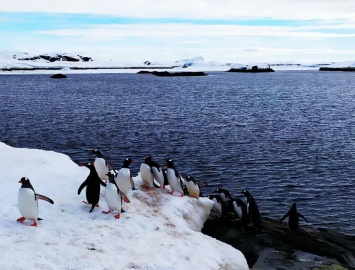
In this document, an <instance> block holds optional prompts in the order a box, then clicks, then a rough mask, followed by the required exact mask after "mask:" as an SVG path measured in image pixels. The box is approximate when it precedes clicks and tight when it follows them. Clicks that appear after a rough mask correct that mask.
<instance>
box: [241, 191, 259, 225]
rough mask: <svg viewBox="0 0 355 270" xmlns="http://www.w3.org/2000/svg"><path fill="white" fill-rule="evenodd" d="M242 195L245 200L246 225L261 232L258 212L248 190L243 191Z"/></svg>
mask: <svg viewBox="0 0 355 270" xmlns="http://www.w3.org/2000/svg"><path fill="white" fill-rule="evenodd" d="M242 193H243V194H244V195H245V197H246V199H247V225H248V226H252V227H253V228H254V229H256V230H261V217H260V212H259V208H258V205H257V204H256V201H255V199H254V197H253V196H252V195H251V194H250V192H249V191H248V190H243V191H242Z"/></svg>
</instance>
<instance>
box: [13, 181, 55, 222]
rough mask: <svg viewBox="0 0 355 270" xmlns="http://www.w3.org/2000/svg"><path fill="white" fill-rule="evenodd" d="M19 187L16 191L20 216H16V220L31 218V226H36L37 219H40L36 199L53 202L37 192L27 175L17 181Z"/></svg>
mask: <svg viewBox="0 0 355 270" xmlns="http://www.w3.org/2000/svg"><path fill="white" fill-rule="evenodd" d="M19 183H21V184H22V185H21V187H20V189H19V192H18V208H19V211H20V214H21V215H22V217H20V218H18V219H17V221H18V222H23V221H25V220H26V219H29V220H32V221H33V224H32V225H31V226H34V227H37V221H38V220H41V219H40V218H39V217H38V200H44V201H47V202H49V203H51V204H54V202H53V200H51V199H50V198H48V197H46V196H43V195H40V194H37V193H36V192H35V190H34V188H33V186H32V185H31V182H30V180H29V179H28V178H27V177H22V178H21V180H20V181H19Z"/></svg>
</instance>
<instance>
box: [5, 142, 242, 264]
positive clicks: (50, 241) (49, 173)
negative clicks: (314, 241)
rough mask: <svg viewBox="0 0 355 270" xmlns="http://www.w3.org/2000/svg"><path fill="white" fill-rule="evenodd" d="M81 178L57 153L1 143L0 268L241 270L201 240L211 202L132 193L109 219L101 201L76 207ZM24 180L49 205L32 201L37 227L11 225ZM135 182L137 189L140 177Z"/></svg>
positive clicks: (221, 247)
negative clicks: (117, 215) (121, 209)
mask: <svg viewBox="0 0 355 270" xmlns="http://www.w3.org/2000/svg"><path fill="white" fill-rule="evenodd" d="M88 172H89V171H88V169H87V168H85V167H79V166H78V165H77V164H75V163H74V162H73V161H72V160H71V159H70V157H69V156H66V155H64V154H60V153H56V152H52V151H43V150H37V149H25V148H13V147H10V146H8V145H6V144H4V143H2V142H0V184H1V189H0V204H1V209H0V213H1V216H2V219H1V221H0V227H1V230H0V231H1V233H0V234H1V239H2V241H1V244H0V260H1V269H60V270H62V269H146V270H148V269H151V270H163V269H164V270H175V269H176V270H180V269H211V270H215V269H233V270H234V269H236V270H237V269H248V265H247V262H246V260H245V258H244V256H243V254H242V253H241V252H239V251H238V250H236V249H234V248H232V247H231V246H229V245H227V244H225V243H222V242H220V241H218V240H216V239H214V238H211V237H209V236H207V235H204V234H202V233H201V228H202V227H203V224H204V222H205V220H206V219H207V217H208V216H209V213H210V209H211V207H212V204H213V202H212V201H211V200H209V199H207V198H199V199H198V200H197V199H195V198H190V197H183V198H181V197H175V196H172V195H169V194H167V193H166V192H167V191H166V190H165V191H164V190H160V189H159V190H155V189H153V190H151V191H148V192H147V191H143V190H135V191H131V192H130V193H128V197H129V199H130V201H131V203H126V204H124V209H125V211H126V212H125V213H122V214H121V217H120V219H115V218H114V214H108V215H105V214H103V213H102V211H103V210H107V205H106V202H105V199H104V198H103V196H101V199H100V203H99V204H100V207H99V208H95V210H94V211H93V212H92V213H89V209H90V206H87V205H85V204H83V203H82V202H81V201H82V200H85V192H82V193H81V195H78V194H77V190H78V188H79V186H80V184H81V183H82V182H83V181H84V180H85V179H86V177H87V175H88ZM24 176H25V177H28V178H29V179H30V181H31V183H32V185H33V187H34V189H35V191H36V193H39V194H42V195H45V196H48V197H50V198H51V199H53V200H54V205H52V204H49V203H47V202H45V201H39V216H40V217H41V218H43V220H42V221H39V222H38V227H31V226H30V225H31V224H32V222H31V221H27V220H26V221H24V222H23V223H19V222H16V220H17V218H19V217H20V213H19V210H18V206H17V205H18V203H17V196H18V191H19V188H20V185H21V184H19V183H18V181H19V180H20V179H21V177H24ZM134 181H135V183H136V186H137V187H138V186H139V185H140V184H141V178H140V176H137V177H134ZM103 189H104V188H102V190H101V193H102V194H103Z"/></svg>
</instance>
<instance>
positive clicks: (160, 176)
mask: <svg viewBox="0 0 355 270" xmlns="http://www.w3.org/2000/svg"><path fill="white" fill-rule="evenodd" d="M150 166H151V169H152V172H153V174H154V178H155V180H156V181H157V182H158V184H159V187H160V188H163V189H164V188H165V185H166V183H165V178H166V172H165V176H164V170H163V168H162V167H161V166H160V165H159V163H157V162H155V161H154V160H152V161H151V162H150Z"/></svg>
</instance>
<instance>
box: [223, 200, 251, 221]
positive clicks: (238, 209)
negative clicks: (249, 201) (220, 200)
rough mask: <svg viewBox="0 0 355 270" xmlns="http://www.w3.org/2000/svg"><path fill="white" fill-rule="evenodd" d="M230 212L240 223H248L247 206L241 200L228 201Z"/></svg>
mask: <svg viewBox="0 0 355 270" xmlns="http://www.w3.org/2000/svg"><path fill="white" fill-rule="evenodd" d="M228 211H229V212H231V213H234V214H235V215H236V217H237V220H238V221H242V222H246V220H247V206H246V204H245V202H244V201H243V200H242V199H240V198H234V199H233V198H232V199H231V200H229V201H228Z"/></svg>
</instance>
